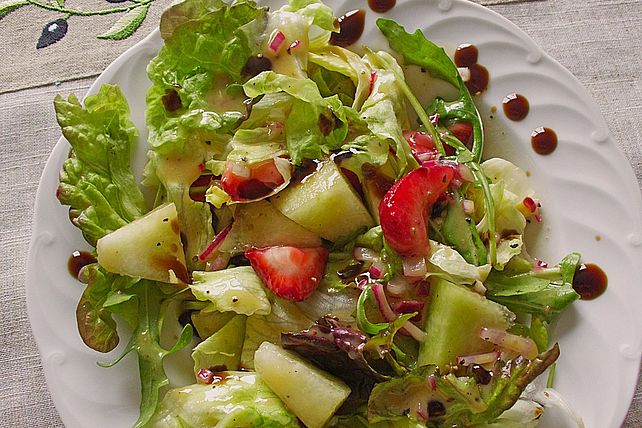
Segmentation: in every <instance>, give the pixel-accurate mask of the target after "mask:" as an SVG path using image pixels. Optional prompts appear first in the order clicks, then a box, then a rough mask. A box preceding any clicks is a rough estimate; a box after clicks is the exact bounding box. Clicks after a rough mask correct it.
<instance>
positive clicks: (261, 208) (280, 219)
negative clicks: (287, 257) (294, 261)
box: [219, 201, 321, 253]
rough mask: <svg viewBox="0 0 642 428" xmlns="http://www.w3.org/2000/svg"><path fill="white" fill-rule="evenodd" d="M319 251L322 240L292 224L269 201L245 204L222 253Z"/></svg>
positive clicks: (236, 213) (238, 212) (240, 208)
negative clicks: (288, 249)
mask: <svg viewBox="0 0 642 428" xmlns="http://www.w3.org/2000/svg"><path fill="white" fill-rule="evenodd" d="M279 245H282V246H290V247H299V248H308V247H319V246H321V238H319V235H317V234H316V233H314V232H311V231H309V230H307V229H306V228H304V227H303V226H301V225H299V224H297V223H295V222H294V221H292V220H290V219H289V218H287V217H286V216H284V215H283V214H281V212H280V211H278V210H277V209H276V208H274V207H273V206H272V204H271V203H269V202H268V201H258V202H253V203H250V204H242V205H239V206H238V207H237V208H236V212H235V213H234V224H233V225H232V229H230V232H229V234H228V235H227V237H226V238H225V240H224V241H223V243H222V244H221V246H220V247H219V251H222V252H229V253H241V252H243V251H245V250H248V249H250V248H252V247H255V248H261V247H272V246H279Z"/></svg>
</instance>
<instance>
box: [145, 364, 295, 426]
mask: <svg viewBox="0 0 642 428" xmlns="http://www.w3.org/2000/svg"><path fill="white" fill-rule="evenodd" d="M149 426H150V427H151V428H184V427H205V426H210V427H214V426H215V427H218V428H238V427H266V428H278V427H287V428H298V427H299V423H298V422H297V418H296V416H294V415H293V414H292V413H290V411H289V410H288V409H287V407H285V405H284V404H283V402H282V401H281V400H280V399H279V397H277V396H276V394H274V392H272V390H271V389H270V388H269V387H268V386H267V385H266V384H265V383H264V382H263V381H262V380H261V378H260V377H259V376H258V375H257V374H256V373H247V372H229V373H228V375H227V377H225V378H224V379H221V380H220V381H218V382H215V383H213V384H212V385H201V384H196V385H188V386H183V387H179V388H176V389H172V390H171V391H168V393H167V394H166V395H165V399H164V400H163V401H162V403H161V405H160V408H159V411H158V413H157V414H156V415H155V416H154V419H153V420H152V421H151V422H150V424H149Z"/></svg>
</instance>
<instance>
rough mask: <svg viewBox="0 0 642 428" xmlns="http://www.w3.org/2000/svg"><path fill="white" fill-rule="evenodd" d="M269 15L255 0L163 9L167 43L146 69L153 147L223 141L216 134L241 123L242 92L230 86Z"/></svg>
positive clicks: (188, 2) (214, 0) (215, 0)
mask: <svg viewBox="0 0 642 428" xmlns="http://www.w3.org/2000/svg"><path fill="white" fill-rule="evenodd" d="M266 20H267V15H266V10H265V9H264V8H257V7H256V5H255V3H254V2H251V1H238V2H234V4H232V5H228V4H226V3H224V2H223V1H220V0H208V1H194V0H185V1H183V2H180V3H177V4H175V5H173V6H171V7H170V8H169V9H167V10H166V11H165V12H164V13H163V15H162V17H161V24H160V27H161V36H162V37H163V39H164V42H165V43H164V46H163V47H162V48H161V50H160V52H159V53H158V55H157V56H156V57H155V58H154V59H152V61H151V62H150V64H149V66H148V69H147V73H148V76H149V78H150V80H151V81H152V87H151V88H150V90H149V92H148V95H147V112H146V115H147V124H148V128H149V131H150V133H149V143H150V145H151V147H153V148H155V149H156V150H162V151H168V150H172V151H182V150H183V149H184V147H185V145H186V144H187V145H190V146H194V145H197V144H198V143H204V142H206V141H210V145H212V144H214V145H220V143H219V142H218V138H217V136H218V135H219V134H226V133H229V132H230V131H232V130H233V129H234V128H235V127H237V126H238V124H239V123H240V121H241V120H242V118H243V116H244V114H243V112H244V107H243V105H242V101H243V97H242V94H240V93H239V92H238V91H236V92H235V91H233V89H231V88H228V85H229V84H230V83H234V82H241V81H242V80H243V76H242V70H243V67H244V66H245V64H246V63H247V61H248V59H249V58H250V57H251V56H252V55H254V54H256V53H258V52H259V51H260V43H261V40H262V39H261V37H262V34H263V30H264V28H265V25H266ZM222 106H224V107H227V108H223V107H222ZM194 141H196V142H194ZM163 146H165V147H163ZM189 149H190V150H192V149H193V147H189Z"/></svg>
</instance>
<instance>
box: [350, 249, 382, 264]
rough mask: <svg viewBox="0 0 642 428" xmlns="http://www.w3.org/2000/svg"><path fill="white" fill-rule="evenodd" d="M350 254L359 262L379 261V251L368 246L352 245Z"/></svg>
mask: <svg viewBox="0 0 642 428" xmlns="http://www.w3.org/2000/svg"><path fill="white" fill-rule="evenodd" d="M352 256H353V257H354V259H355V260H358V261H360V262H374V261H379V253H377V252H376V251H374V250H371V249H370V248H364V247H354V250H353V251H352Z"/></svg>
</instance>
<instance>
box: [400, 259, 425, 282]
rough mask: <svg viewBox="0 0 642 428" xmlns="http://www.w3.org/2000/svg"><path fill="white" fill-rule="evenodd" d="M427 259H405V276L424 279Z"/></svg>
mask: <svg viewBox="0 0 642 428" xmlns="http://www.w3.org/2000/svg"><path fill="white" fill-rule="evenodd" d="M426 272H427V268H426V259H425V258H424V257H422V256H419V257H404V258H403V274H404V276H408V277H411V278H423V276H424V275H426Z"/></svg>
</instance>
